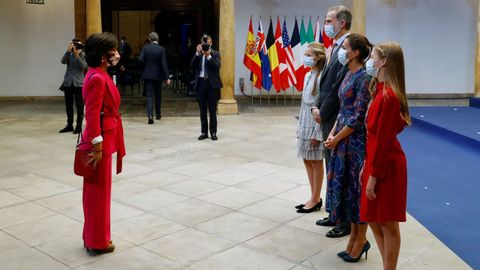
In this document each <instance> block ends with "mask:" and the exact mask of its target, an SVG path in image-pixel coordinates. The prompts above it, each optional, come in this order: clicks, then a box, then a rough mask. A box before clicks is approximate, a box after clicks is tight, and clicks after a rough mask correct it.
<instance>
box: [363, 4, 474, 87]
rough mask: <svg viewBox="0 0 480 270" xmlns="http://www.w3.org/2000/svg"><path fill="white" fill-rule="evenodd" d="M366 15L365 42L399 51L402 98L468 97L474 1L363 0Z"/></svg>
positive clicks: (472, 71)
mask: <svg viewBox="0 0 480 270" xmlns="http://www.w3.org/2000/svg"><path fill="white" fill-rule="evenodd" d="M385 2H387V3H388V2H395V3H396V4H394V5H389V4H385ZM382 3H383V4H382ZM366 10H367V11H366V13H367V24H366V29H367V36H368V38H369V39H370V40H371V42H374V43H376V42H381V41H385V40H394V41H397V42H398V43H400V45H402V47H403V50H404V57H405V73H406V74H405V75H406V84H407V85H406V87H407V92H408V93H421V94H426V93H428V94H431V93H435V94H440V93H455V94H464V93H474V67H475V46H476V32H477V10H478V0H477V1H473V0H455V1H452V0H396V1H391V0H389V1H385V0H367V7H366Z"/></svg>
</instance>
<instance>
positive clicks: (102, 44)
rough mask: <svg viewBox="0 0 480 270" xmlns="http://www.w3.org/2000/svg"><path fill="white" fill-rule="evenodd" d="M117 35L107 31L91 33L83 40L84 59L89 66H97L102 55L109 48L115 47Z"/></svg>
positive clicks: (100, 61)
mask: <svg viewBox="0 0 480 270" xmlns="http://www.w3.org/2000/svg"><path fill="white" fill-rule="evenodd" d="M117 47H118V42H117V37H115V35H114V34H112V33H109V32H103V33H95V34H91V35H90V36H89V37H88V38H87V41H86V42H85V60H86V61H87V64H88V66H89V67H98V66H99V65H100V64H101V63H102V57H103V55H104V54H106V53H108V52H109V51H110V50H111V49H114V48H117Z"/></svg>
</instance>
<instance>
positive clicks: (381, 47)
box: [370, 41, 412, 125]
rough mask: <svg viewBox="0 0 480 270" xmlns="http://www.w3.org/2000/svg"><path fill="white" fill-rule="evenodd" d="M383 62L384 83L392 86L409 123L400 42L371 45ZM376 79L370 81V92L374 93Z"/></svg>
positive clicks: (404, 117)
mask: <svg viewBox="0 0 480 270" xmlns="http://www.w3.org/2000/svg"><path fill="white" fill-rule="evenodd" d="M373 50H375V51H376V52H377V53H378V54H379V55H380V57H381V58H382V59H386V62H385V84H384V87H385V85H388V86H390V87H391V88H392V90H393V92H395V95H396V96H397V98H398V101H400V113H401V114H402V117H403V119H405V122H406V123H407V124H408V125H411V123H412V119H411V118H410V111H409V110H408V101H407V95H406V91H405V64H404V60H403V50H402V47H400V44H398V43H396V42H394V41H386V42H382V43H380V44H378V45H375V47H373ZM377 81H378V79H377V78H375V79H373V80H372V82H371V83H370V93H371V95H372V96H373V95H375V94H377V93H375V92H376V84H377ZM384 90H385V88H384Z"/></svg>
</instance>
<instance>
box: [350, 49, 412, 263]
mask: <svg viewBox="0 0 480 270" xmlns="http://www.w3.org/2000/svg"><path fill="white" fill-rule="evenodd" d="M366 67H367V72H368V73H369V74H370V75H372V77H374V79H373V80H372V83H371V85H370V90H371V95H372V103H371V105H370V108H369V110H368V113H367V147H366V148H367V151H366V155H365V163H364V167H363V172H362V176H361V178H362V197H361V203H360V219H361V220H362V221H364V222H368V223H369V225H370V228H371V229H372V231H373V234H374V236H375V240H376V242H377V245H378V249H379V250H380V253H381V255H382V260H383V269H385V270H392V269H396V266H397V261H398V255H399V252H400V227H399V222H404V221H405V220H406V205H407V162H406V158H405V154H404V152H403V150H402V147H401V146H400V143H399V141H398V139H397V134H398V133H400V132H401V131H402V130H403V129H404V127H405V126H406V125H409V124H410V123H411V119H410V113H409V111H408V104H407V98H406V95H405V71H404V62H403V52H402V48H401V47H400V45H398V44H397V43H395V42H384V43H381V44H379V45H377V46H375V47H374V49H373V50H372V57H371V59H370V60H369V61H368V62H367V64H366Z"/></svg>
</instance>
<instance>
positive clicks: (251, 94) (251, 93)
mask: <svg viewBox="0 0 480 270" xmlns="http://www.w3.org/2000/svg"><path fill="white" fill-rule="evenodd" d="M250 96H251V97H252V108H253V82H251V83H250Z"/></svg>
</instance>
